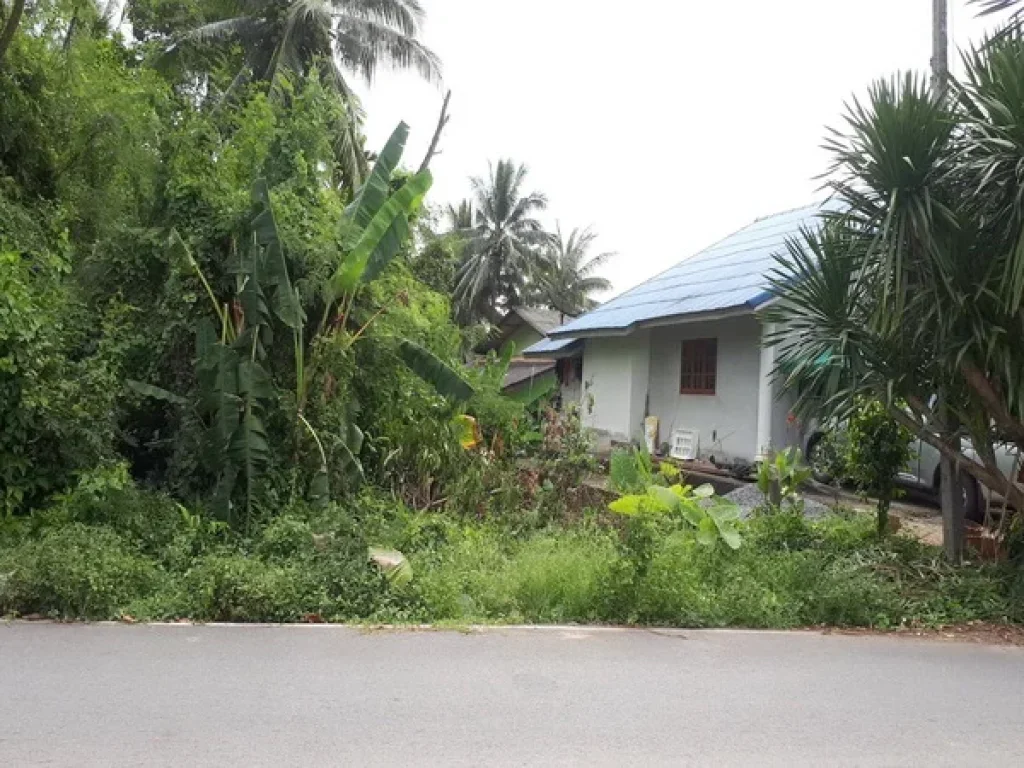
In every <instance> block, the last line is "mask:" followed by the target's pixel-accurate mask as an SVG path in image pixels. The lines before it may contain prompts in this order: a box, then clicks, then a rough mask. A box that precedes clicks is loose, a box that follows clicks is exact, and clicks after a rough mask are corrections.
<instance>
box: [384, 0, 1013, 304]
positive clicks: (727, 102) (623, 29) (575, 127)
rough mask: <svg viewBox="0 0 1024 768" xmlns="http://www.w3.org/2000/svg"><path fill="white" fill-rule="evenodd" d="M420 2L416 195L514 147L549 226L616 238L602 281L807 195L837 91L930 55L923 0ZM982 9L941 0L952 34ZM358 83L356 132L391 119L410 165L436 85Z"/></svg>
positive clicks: (424, 101)
mask: <svg viewBox="0 0 1024 768" xmlns="http://www.w3.org/2000/svg"><path fill="white" fill-rule="evenodd" d="M422 2H423V5H424V6H425V8H426V12H427V24H426V28H425V30H424V35H423V39H424V41H425V42H426V43H427V44H428V45H429V46H430V47H431V48H432V49H433V50H434V51H435V52H436V53H437V54H438V55H439V56H440V57H441V59H442V61H443V63H444V79H445V83H444V87H446V88H451V90H452V104H451V110H450V111H451V115H452V119H451V122H450V124H449V126H448V128H447V130H446V132H445V134H444V138H443V140H442V142H441V148H442V150H443V154H441V155H440V156H439V157H437V158H436V159H435V161H434V162H433V164H432V169H433V171H434V177H435V184H434V189H433V191H432V192H431V202H432V203H434V204H444V203H448V202H452V201H457V200H459V199H461V198H462V197H465V196H467V195H468V193H469V183H468V177H469V176H471V175H484V174H486V172H487V161H488V160H497V159H498V158H502V157H510V158H513V159H514V160H516V161H519V162H524V163H526V164H527V165H528V166H529V168H530V174H529V176H528V179H527V180H528V187H529V188H531V189H537V190H540V191H543V192H545V193H546V194H547V195H548V198H549V201H550V208H549V213H548V217H547V223H548V224H549V225H551V226H553V225H554V222H555V220H556V219H557V220H559V221H560V222H561V224H562V228H563V229H569V228H571V227H576V226H586V225H593V226H594V228H595V229H596V230H597V232H598V233H599V235H600V237H599V239H598V240H597V243H596V245H597V250H600V251H606V250H607V251H616V252H617V254H618V255H617V256H616V257H615V258H614V259H613V260H612V261H611V262H610V263H609V264H608V266H607V267H606V268H605V270H604V274H605V276H606V277H608V278H609V279H610V280H611V281H612V282H613V284H614V291H613V293H614V294H617V293H620V292H622V291H624V290H626V289H627V288H630V287H632V286H633V285H636V284H637V283H638V282H640V281H642V280H644V279H646V278H648V277H650V276H651V275H654V274H656V273H658V272H660V271H662V270H664V269H665V268H667V267H669V266H671V265H672V264H675V263H676V262H678V261H680V260H682V259H683V258H685V257H687V256H690V255H692V254H693V253H696V252H697V251H699V250H700V249H702V248H704V247H706V246H707V245H709V244H710V243H712V242H714V241H716V240H718V239H720V238H722V237H724V236H725V235H728V234H729V233H730V232H733V231H735V230H736V229H739V228H740V227H742V226H745V225H746V224H748V223H750V222H751V221H753V220H754V219H755V218H758V217H761V216H765V215H768V214H770V213H774V212H777V211H781V210H786V209H788V208H794V207H797V206H801V205H805V204H807V203H810V202H813V201H814V200H816V199H818V198H819V197H820V196H821V195H820V193H819V192H818V191H817V190H818V187H819V184H820V182H818V181H816V180H815V178H814V177H815V176H816V175H817V174H819V173H820V172H821V171H822V170H823V169H824V167H825V165H826V162H827V156H826V154H825V153H824V152H822V150H821V149H820V148H819V147H820V143H821V139H822V137H823V135H824V128H825V126H837V125H839V124H840V116H841V114H842V109H843V103H844V101H845V100H847V99H848V98H849V96H850V95H851V94H853V93H855V92H856V93H863V91H864V89H865V87H866V85H867V84H868V83H870V82H871V80H873V79H874V78H877V77H880V76H884V75H888V74H890V73H893V72H895V71H897V70H906V69H916V70H920V71H925V70H927V67H928V63H929V58H930V56H931V5H932V3H931V0H729V1H728V2H726V0H703V1H701V0H684V1H683V2H678V1H677V0H633V2H631V3H601V2H594V1H593V0H516V2H505V1H502V0H422ZM992 24H993V22H991V21H989V20H981V21H979V20H977V19H976V18H974V13H973V10H970V9H968V8H967V4H966V0H952V3H951V25H950V26H951V36H952V40H953V45H954V46H964V45H966V43H967V42H968V41H970V40H972V39H977V38H978V37H979V36H980V35H981V34H983V32H984V30H985V28H986V27H990V26H992ZM951 49H952V46H951ZM955 58H956V57H954V59H955ZM954 68H955V69H956V68H957V67H956V61H955V60H954ZM364 99H365V102H364V103H365V106H366V109H367V112H368V125H367V132H368V142H369V146H370V147H371V148H375V149H376V148H379V147H380V146H381V145H382V144H383V143H384V141H385V140H386V139H387V137H388V135H389V134H390V132H391V130H392V129H393V128H394V126H395V125H396V124H397V123H398V122H399V121H400V120H405V121H406V122H407V123H409V125H410V126H411V128H412V135H411V137H410V142H409V147H408V149H407V158H408V164H410V165H416V164H418V163H419V160H420V158H421V157H422V155H423V152H424V151H425V149H426V145H427V143H428V142H429V140H430V135H431V134H432V132H433V129H434V124H435V122H436V120H437V113H438V111H439V109H440V106H441V100H442V92H441V91H440V90H439V89H438V88H436V87H434V86H431V85H428V84H426V83H424V82H423V81H421V80H419V79H418V78H417V77H416V76H415V75H412V74H397V73H391V72H382V73H381V74H380V75H379V76H378V78H377V80H376V81H375V82H374V84H373V86H372V88H370V89H369V90H368V91H365V92H364Z"/></svg>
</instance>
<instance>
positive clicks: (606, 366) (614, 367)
mask: <svg viewBox="0 0 1024 768" xmlns="http://www.w3.org/2000/svg"><path fill="white" fill-rule="evenodd" d="M649 365H650V335H649V333H648V332H647V331H638V332H637V333H634V334H630V335H629V336H623V337H614V338H590V339H587V340H586V342H585V344H584V347H583V382H584V384H583V419H584V423H585V424H586V426H588V427H590V428H592V429H596V430H598V431H599V432H602V433H604V434H607V435H608V436H610V437H612V438H614V439H616V440H631V439H635V438H639V437H640V436H641V435H642V434H643V419H644V407H645V405H646V403H647V386H648V374H649Z"/></svg>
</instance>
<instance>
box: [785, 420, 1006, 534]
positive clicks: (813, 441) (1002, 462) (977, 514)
mask: <svg viewBox="0 0 1024 768" xmlns="http://www.w3.org/2000/svg"><path fill="white" fill-rule="evenodd" d="M824 436H825V432H824V431H822V429H821V428H820V425H818V424H816V423H815V424H812V428H811V429H810V430H808V437H807V440H806V442H805V444H804V455H805V456H806V457H807V462H808V463H809V464H811V465H812V466H813V465H814V464H815V456H816V452H817V450H818V448H819V447H820V445H821V439H822V438H823V437H824ZM911 448H912V450H913V452H914V456H913V458H912V459H911V460H910V464H909V465H908V466H907V467H906V468H904V470H903V471H902V472H900V474H899V479H900V483H901V484H903V485H905V486H908V487H911V488H916V489H918V490H924V491H928V492H931V493H934V494H935V495H936V497H937V496H938V494H939V479H940V472H939V458H940V456H939V451H938V449H936V448H935V447H934V446H932V445H930V444H929V443H926V442H924V441H922V440H915V441H914V443H913V444H912V445H911ZM995 452H996V464H997V465H998V467H999V469H1000V470H1001V471H1002V473H1003V474H1004V475H1005V476H1006V477H1008V478H1010V477H1016V479H1017V480H1018V482H1024V466H1022V463H1021V461H1020V460H1019V458H1018V455H1017V453H1016V451H1015V450H1013V449H1011V448H1010V447H1008V446H1002V445H1001V446H996V451H995ZM964 454H965V455H966V456H969V457H971V458H975V457H976V454H975V453H974V451H973V449H971V448H970V447H969V446H968V447H967V449H966V450H965V451H964ZM818 479H819V480H823V481H828V480H829V478H827V477H819V478H818ZM961 480H962V484H963V494H964V515H965V516H966V517H967V519H968V520H973V521H974V522H976V523H980V522H983V521H984V520H985V511H986V509H987V507H988V505H989V503H990V502H992V501H1001V500H1002V496H1000V495H998V494H995V493H993V492H991V491H989V490H988V489H987V488H985V487H984V486H982V485H980V484H979V483H978V481H977V480H975V479H974V478H973V477H971V476H970V475H968V474H966V473H963V476H962V478H961Z"/></svg>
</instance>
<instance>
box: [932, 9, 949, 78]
mask: <svg viewBox="0 0 1024 768" xmlns="http://www.w3.org/2000/svg"><path fill="white" fill-rule="evenodd" d="M947 80H949V0H932V93H933V94H935V97H936V98H939V97H940V96H942V95H943V94H945V92H946V81H947Z"/></svg>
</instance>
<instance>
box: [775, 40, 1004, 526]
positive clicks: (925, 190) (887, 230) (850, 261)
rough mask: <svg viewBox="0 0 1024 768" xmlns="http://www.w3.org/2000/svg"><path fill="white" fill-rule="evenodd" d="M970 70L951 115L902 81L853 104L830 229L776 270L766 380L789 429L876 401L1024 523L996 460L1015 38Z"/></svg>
mask: <svg viewBox="0 0 1024 768" xmlns="http://www.w3.org/2000/svg"><path fill="white" fill-rule="evenodd" d="M966 64H967V67H966V69H967V76H966V78H965V80H964V82H962V83H951V84H950V89H951V91H950V93H951V96H952V98H950V99H936V98H934V97H933V96H932V94H931V93H930V92H929V91H928V88H927V86H926V84H925V82H924V80H923V79H921V78H916V77H914V76H909V75H908V76H904V77H901V78H894V79H891V80H887V81H883V82H879V83H877V84H875V85H874V86H873V87H872V89H871V90H870V92H869V97H868V100H867V102H865V103H863V104H862V103H860V102H857V101H854V102H853V103H852V104H851V106H850V108H849V109H848V112H847V118H846V120H847V127H846V129H845V130H843V131H838V132H834V133H833V134H832V136H831V137H830V139H829V142H828V147H829V149H830V150H831V152H832V155H833V159H834V163H833V166H832V168H831V175H830V182H829V183H830V185H831V187H832V190H833V193H834V198H835V201H836V203H835V205H834V206H833V208H832V210H833V213H831V214H829V215H827V217H826V219H827V220H826V222H825V224H824V225H823V227H822V228H821V229H819V230H814V231H808V232H804V233H803V234H802V235H801V236H800V237H798V238H795V239H793V240H792V241H790V242H789V243H788V244H787V248H786V252H785V253H783V254H780V255H779V259H778V268H777V269H776V271H775V273H774V275H773V276H772V279H771V282H772V287H773V291H774V292H775V294H776V297H777V301H776V302H775V303H774V306H772V307H771V308H770V310H769V311H768V312H767V313H766V319H767V320H768V321H770V322H774V323H776V327H777V331H776V333H775V334H774V342H775V343H776V344H778V346H779V354H778V356H777V375H778V376H779V378H780V379H781V380H782V381H783V383H784V384H785V385H786V386H787V387H788V388H789V389H791V390H793V391H796V392H798V393H799V394H798V400H797V407H796V410H797V411H798V412H800V413H801V415H808V416H809V415H812V414H814V415H818V414H816V413H815V411H817V410H820V409H821V408H822V407H824V409H825V411H826V412H827V413H831V414H832V415H834V416H836V417H838V418H842V416H843V415H844V414H845V413H849V412H850V410H851V409H852V407H853V404H854V403H855V401H856V397H857V396H858V395H868V396H871V397H874V398H876V399H878V400H879V401H881V402H883V403H885V404H886V407H887V409H888V413H889V416H890V418H892V419H893V420H895V421H897V422H898V423H900V424H902V425H904V426H906V427H907V428H908V429H911V430H912V431H913V432H914V433H915V434H916V435H917V436H918V437H919V438H921V439H922V440H924V441H926V442H928V443H930V444H932V445H933V446H935V447H936V448H937V449H938V450H939V451H940V452H941V453H942V454H943V455H944V456H946V457H947V458H949V459H951V460H953V461H955V462H956V463H957V464H959V465H960V466H961V467H962V468H963V470H965V471H966V472H968V473H970V474H971V475H973V476H974V477H975V478H976V479H977V480H978V481H979V482H981V483H983V484H984V485H986V486H987V487H989V488H991V489H993V490H995V491H998V492H999V493H1001V494H1004V495H1005V496H1007V497H1008V498H1009V499H1010V500H1011V502H1012V503H1014V505H1015V506H1017V507H1018V508H1024V489H1022V487H1021V486H1020V484H1017V483H1014V482H1013V481H1012V479H1008V478H1006V477H1004V476H1003V474H1002V473H1001V472H1000V471H999V469H998V467H997V466H996V461H995V455H994V450H993V445H994V444H997V443H1001V442H1008V443H1013V444H1015V445H1016V446H1017V448H1018V449H1022V450H1024V381H1022V377H1024V368H1022V366H1021V360H1024V312H1022V301H1024V248H1022V247H1021V243H1024V179H1022V178H1021V177H1020V176H1019V172H1018V169H1019V168H1020V167H1022V166H1024V98H1022V94H1024V38H1022V36H1021V33H1020V29H1019V28H1012V29H1009V30H1006V31H1004V32H1002V33H1000V35H999V37H998V38H997V39H993V40H990V41H986V42H985V43H983V44H982V45H981V46H980V47H979V48H978V49H977V50H976V51H975V52H973V53H971V54H969V55H968V57H967V59H966ZM940 393H941V400H940V401H939V403H940V408H937V407H936V400H935V398H934V395H936V394H940ZM943 435H945V436H946V437H943ZM961 436H962V437H967V438H969V439H970V441H971V445H972V447H973V449H974V452H973V453H968V452H966V451H965V450H964V449H962V448H961V447H960V445H959V437H961Z"/></svg>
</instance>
